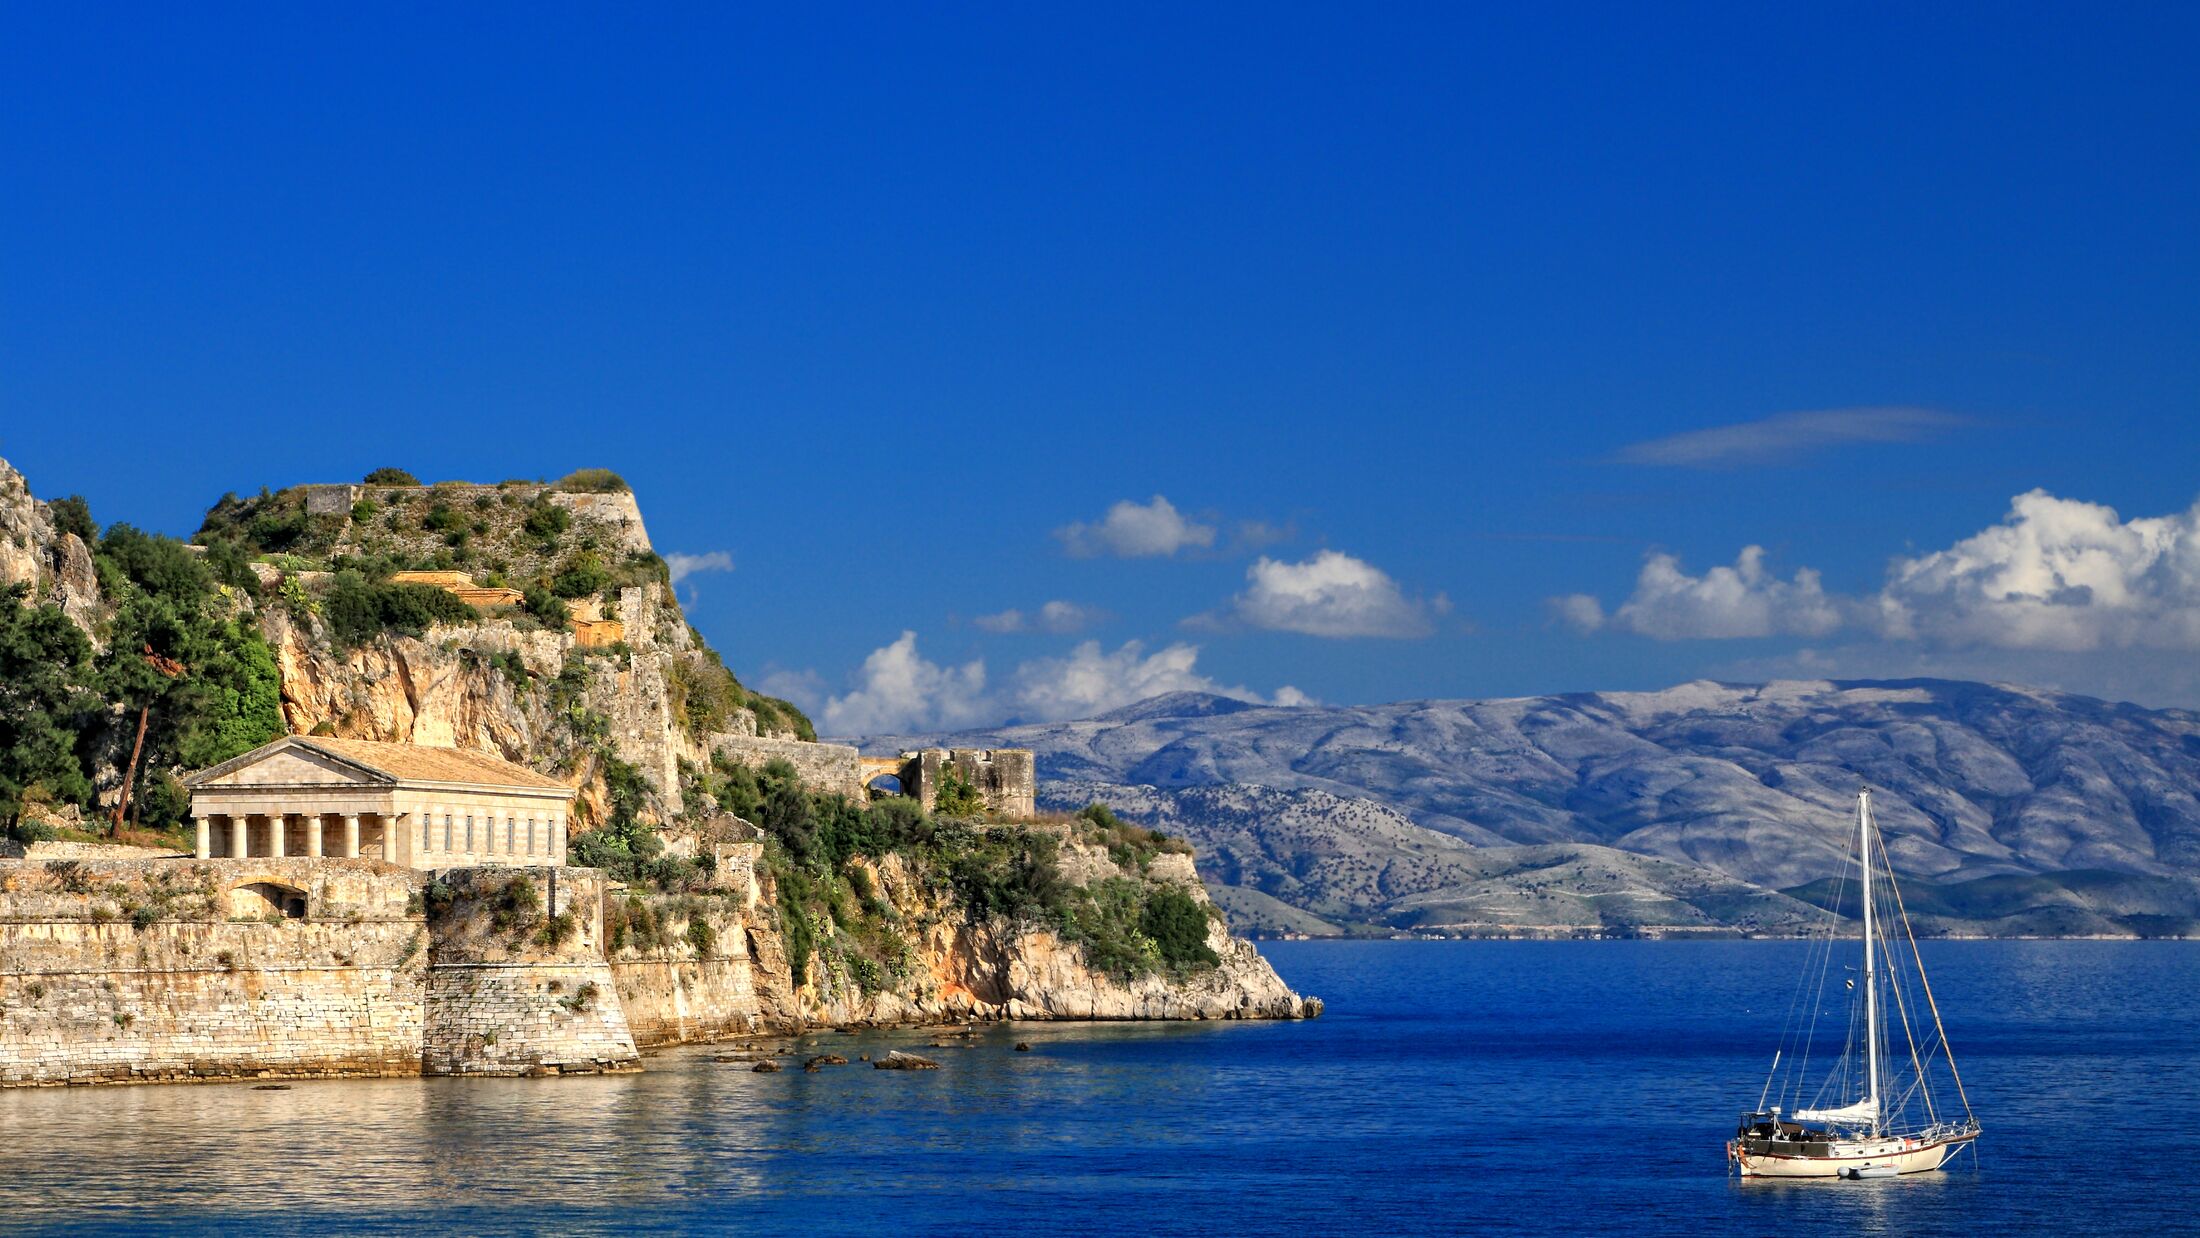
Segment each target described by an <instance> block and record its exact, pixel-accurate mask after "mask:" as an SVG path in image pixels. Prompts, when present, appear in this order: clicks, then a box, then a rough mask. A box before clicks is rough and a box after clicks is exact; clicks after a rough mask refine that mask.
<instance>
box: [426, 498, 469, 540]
mask: <svg viewBox="0 0 2200 1238" xmlns="http://www.w3.org/2000/svg"><path fill="white" fill-rule="evenodd" d="M420 527H421V528H423V529H426V530H427V531H428V532H430V533H445V534H449V533H462V532H464V531H465V529H466V518H465V517H464V516H461V515H459V514H458V510H457V509H456V508H454V507H452V506H451V505H450V504H448V503H446V502H444V501H443V500H441V499H437V500H436V501H435V502H433V503H431V504H429V505H428V513H427V514H426V515H424V516H422V517H421V518H420Z"/></svg>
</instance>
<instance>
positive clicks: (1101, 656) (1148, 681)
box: [1014, 640, 1261, 722]
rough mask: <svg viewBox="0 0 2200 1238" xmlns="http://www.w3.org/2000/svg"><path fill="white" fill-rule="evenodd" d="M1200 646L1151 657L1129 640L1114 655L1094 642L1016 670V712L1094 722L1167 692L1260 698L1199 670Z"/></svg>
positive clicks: (1037, 717)
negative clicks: (1058, 656) (1093, 718)
mask: <svg viewBox="0 0 2200 1238" xmlns="http://www.w3.org/2000/svg"><path fill="white" fill-rule="evenodd" d="M1198 661H1199V647H1198V646H1197V645H1186V644H1174V645H1170V646H1169V647H1168V648H1166V649H1160V650H1156V651H1155V652H1153V653H1150V654H1149V653H1147V652H1146V647H1145V645H1144V644H1142V643H1141V642H1138V641H1125V642H1124V643H1123V645H1122V646H1121V647H1120V648H1118V649H1116V651H1115V652H1113V653H1105V652H1102V650H1101V648H1100V642H1099V641H1094V640H1089V641H1085V642H1084V643H1082V644H1080V645H1078V646H1077V647H1076V648H1075V649H1072V650H1070V652H1069V656H1068V657H1063V658H1039V659H1036V660H1034V661H1030V662H1026V663H1024V664H1023V665H1022V666H1019V667H1017V668H1016V688H1015V697H1014V707H1015V712H1016V714H1017V715H1018V716H1019V717H1022V718H1025V719H1027V720H1030V721H1034V722H1053V721H1058V720H1060V719H1064V718H1089V717H1091V716H1092V715H1094V714H1104V713H1106V712H1107V711H1109V710H1111V709H1120V708H1122V707H1123V706H1125V705H1129V704H1133V703H1135V702H1137V701H1143V700H1145V699H1146V698H1147V697H1150V696H1160V695H1161V694H1162V693H1165V692H1214V693H1218V694H1220V695H1223V696H1234V697H1237V698H1239V699H1241V700H1255V701H1257V700H1259V699H1261V698H1260V694H1259V693H1257V692H1250V691H1248V690H1246V689H1244V688H1225V687H1223V686H1222V685H1221V684H1218V683H1216V682H1215V681H1214V680H1212V679H1209V678H1208V677H1207V676H1205V675H1202V674H1200V673H1199V672H1198V671H1197V670H1195V669H1194V667H1195V665H1196V664H1197V663H1198Z"/></svg>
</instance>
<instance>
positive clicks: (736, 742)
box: [717, 735, 865, 803]
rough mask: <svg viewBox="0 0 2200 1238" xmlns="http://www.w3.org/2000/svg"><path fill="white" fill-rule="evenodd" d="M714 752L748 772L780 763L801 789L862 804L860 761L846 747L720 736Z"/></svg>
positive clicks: (844, 745) (842, 745)
mask: <svg viewBox="0 0 2200 1238" xmlns="http://www.w3.org/2000/svg"><path fill="white" fill-rule="evenodd" d="M717 750H718V751H719V752H722V753H724V754H725V755H726V756H727V758H728V759H730V760H733V761H737V762H739V763H741V764H742V765H746V766H748V767H749V768H750V769H762V768H764V767H765V766H766V765H769V764H770V763H771V762H773V761H775V760H783V761H785V762H787V763H788V764H789V765H792V766H794V771H795V773H797V774H799V775H801V777H802V782H803V785H805V786H807V787H809V788H810V789H811V790H813V791H824V792H827V793H833V794H840V795H845V796H847V797H848V798H850V799H852V800H855V801H856V802H857V803H861V802H863V799H864V794H865V793H864V790H863V764H862V758H861V756H860V754H858V753H857V752H856V750H855V749H854V748H851V747H849V746H848V745H846V744H812V743H805V742H803V741H802V740H798V739H762V738H758V737H756V736H748V735H721V736H719V737H717Z"/></svg>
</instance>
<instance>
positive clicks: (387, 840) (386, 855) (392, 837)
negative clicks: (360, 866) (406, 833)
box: [382, 817, 397, 864]
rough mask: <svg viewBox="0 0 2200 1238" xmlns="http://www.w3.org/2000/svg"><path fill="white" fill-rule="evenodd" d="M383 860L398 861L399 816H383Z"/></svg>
mask: <svg viewBox="0 0 2200 1238" xmlns="http://www.w3.org/2000/svg"><path fill="white" fill-rule="evenodd" d="M382 862H383V863H385V864H395V863H397V818H395V817H384V818H382Z"/></svg>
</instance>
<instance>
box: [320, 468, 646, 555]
mask: <svg viewBox="0 0 2200 1238" xmlns="http://www.w3.org/2000/svg"><path fill="white" fill-rule="evenodd" d="M300 489H302V490H304V491H305V496H306V511H307V513H308V514H310V515H315V516H335V515H346V516H348V515H350V514H351V507H352V504H354V503H357V502H358V501H359V500H361V499H363V498H365V497H367V494H368V492H370V491H371V492H373V493H374V494H377V495H380V494H397V493H404V494H411V495H437V496H443V497H447V498H450V499H452V500H454V501H455V500H465V499H471V498H472V497H473V496H474V495H477V494H484V493H486V494H499V495H501V494H516V495H518V496H519V497H520V498H521V499H522V500H525V501H530V502H531V501H533V500H534V498H535V496H537V495H540V494H548V495H549V496H550V501H551V502H552V503H555V504H557V505H558V506H559V507H562V508H564V509H565V510H567V511H568V512H571V513H572V514H573V517H574V519H575V520H577V521H580V522H583V523H586V524H588V525H590V526H591V527H593V528H595V529H597V530H599V531H605V532H608V533H610V534H611V536H612V539H613V542H612V544H613V545H614V546H616V547H617V549H619V550H620V551H622V552H625V553H629V554H632V553H636V552H640V551H645V550H648V549H649V548H650V546H649V531H648V529H647V528H645V527H644V526H643V524H642V508H641V504H639V503H637V502H635V501H634V494H633V492H632V491H629V490H620V491H616V492H614V493H610V494H593V493H582V492H578V491H570V490H557V489H553V488H551V487H550V486H546V485H497V484H484V483H479V482H465V481H446V482H439V483H437V484H435V485H432V486H384V485H379V484H377V485H372V486H369V485H366V484H364V483H361V482H340V483H335V484H327V483H315V484H312V485H307V486H302V487H300Z"/></svg>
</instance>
